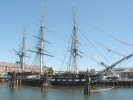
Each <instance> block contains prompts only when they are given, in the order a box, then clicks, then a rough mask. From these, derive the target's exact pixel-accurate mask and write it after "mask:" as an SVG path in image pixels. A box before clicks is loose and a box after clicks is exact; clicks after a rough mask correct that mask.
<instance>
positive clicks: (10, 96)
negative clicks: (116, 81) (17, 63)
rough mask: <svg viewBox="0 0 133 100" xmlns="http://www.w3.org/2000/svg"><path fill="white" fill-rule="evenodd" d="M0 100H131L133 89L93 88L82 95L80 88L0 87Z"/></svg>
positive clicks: (132, 98) (132, 99)
mask: <svg viewBox="0 0 133 100" xmlns="http://www.w3.org/2000/svg"><path fill="white" fill-rule="evenodd" d="M0 100H133V88H132V87H124V88H122V87H121V88H104V89H102V88H95V89H92V92H91V94H90V95H84V93H83V88H82V87H80V88H79V87H72V88H71V87H49V88H48V89H41V88H38V87H27V86H16V87H14V88H13V89H11V88H10V86H9V85H0Z"/></svg>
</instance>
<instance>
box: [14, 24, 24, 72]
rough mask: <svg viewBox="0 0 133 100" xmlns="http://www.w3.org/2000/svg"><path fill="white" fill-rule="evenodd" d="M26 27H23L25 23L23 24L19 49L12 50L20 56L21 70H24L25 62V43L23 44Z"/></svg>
mask: <svg viewBox="0 0 133 100" xmlns="http://www.w3.org/2000/svg"><path fill="white" fill-rule="evenodd" d="M25 33H26V29H25V24H24V31H23V38H22V44H21V47H20V49H19V51H16V50H14V49H13V50H14V52H15V53H16V55H18V56H19V58H20V65H21V71H22V72H24V68H25V66H24V63H25V57H26V44H25V41H26V34H25Z"/></svg>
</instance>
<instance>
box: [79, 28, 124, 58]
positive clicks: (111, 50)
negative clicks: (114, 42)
mask: <svg viewBox="0 0 133 100" xmlns="http://www.w3.org/2000/svg"><path fill="white" fill-rule="evenodd" d="M78 30H79V29H78ZM80 32H81V30H80ZM82 33H84V34H85V32H82ZM91 40H93V41H95V42H96V43H97V44H99V45H100V46H102V47H103V48H105V49H107V50H108V52H113V53H115V54H117V55H120V56H123V57H125V55H123V54H121V53H119V52H117V51H115V50H113V49H110V48H108V47H107V46H105V45H103V44H102V43H100V42H98V41H97V40H95V39H94V38H93V39H91Z"/></svg>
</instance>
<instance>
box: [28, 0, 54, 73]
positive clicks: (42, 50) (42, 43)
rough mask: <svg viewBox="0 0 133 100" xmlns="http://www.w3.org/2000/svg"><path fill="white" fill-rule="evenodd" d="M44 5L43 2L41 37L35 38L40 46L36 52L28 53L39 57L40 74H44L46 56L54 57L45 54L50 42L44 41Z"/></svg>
mask: <svg viewBox="0 0 133 100" xmlns="http://www.w3.org/2000/svg"><path fill="white" fill-rule="evenodd" d="M43 7H44V4H43V2H42V10H41V20H40V29H39V36H34V37H35V38H37V39H38V40H39V41H38V44H37V46H36V51H34V50H28V51H31V52H34V53H36V54H37V55H38V57H39V67H40V74H43V70H42V69H43V66H44V55H46V56H50V57H53V56H51V55H49V54H45V52H46V51H45V43H50V42H48V41H46V40H45V39H44V29H45V26H44V8H43Z"/></svg>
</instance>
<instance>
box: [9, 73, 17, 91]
mask: <svg viewBox="0 0 133 100" xmlns="http://www.w3.org/2000/svg"><path fill="white" fill-rule="evenodd" d="M15 84H16V73H15V71H13V73H12V74H11V83H10V88H14V86H15Z"/></svg>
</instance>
